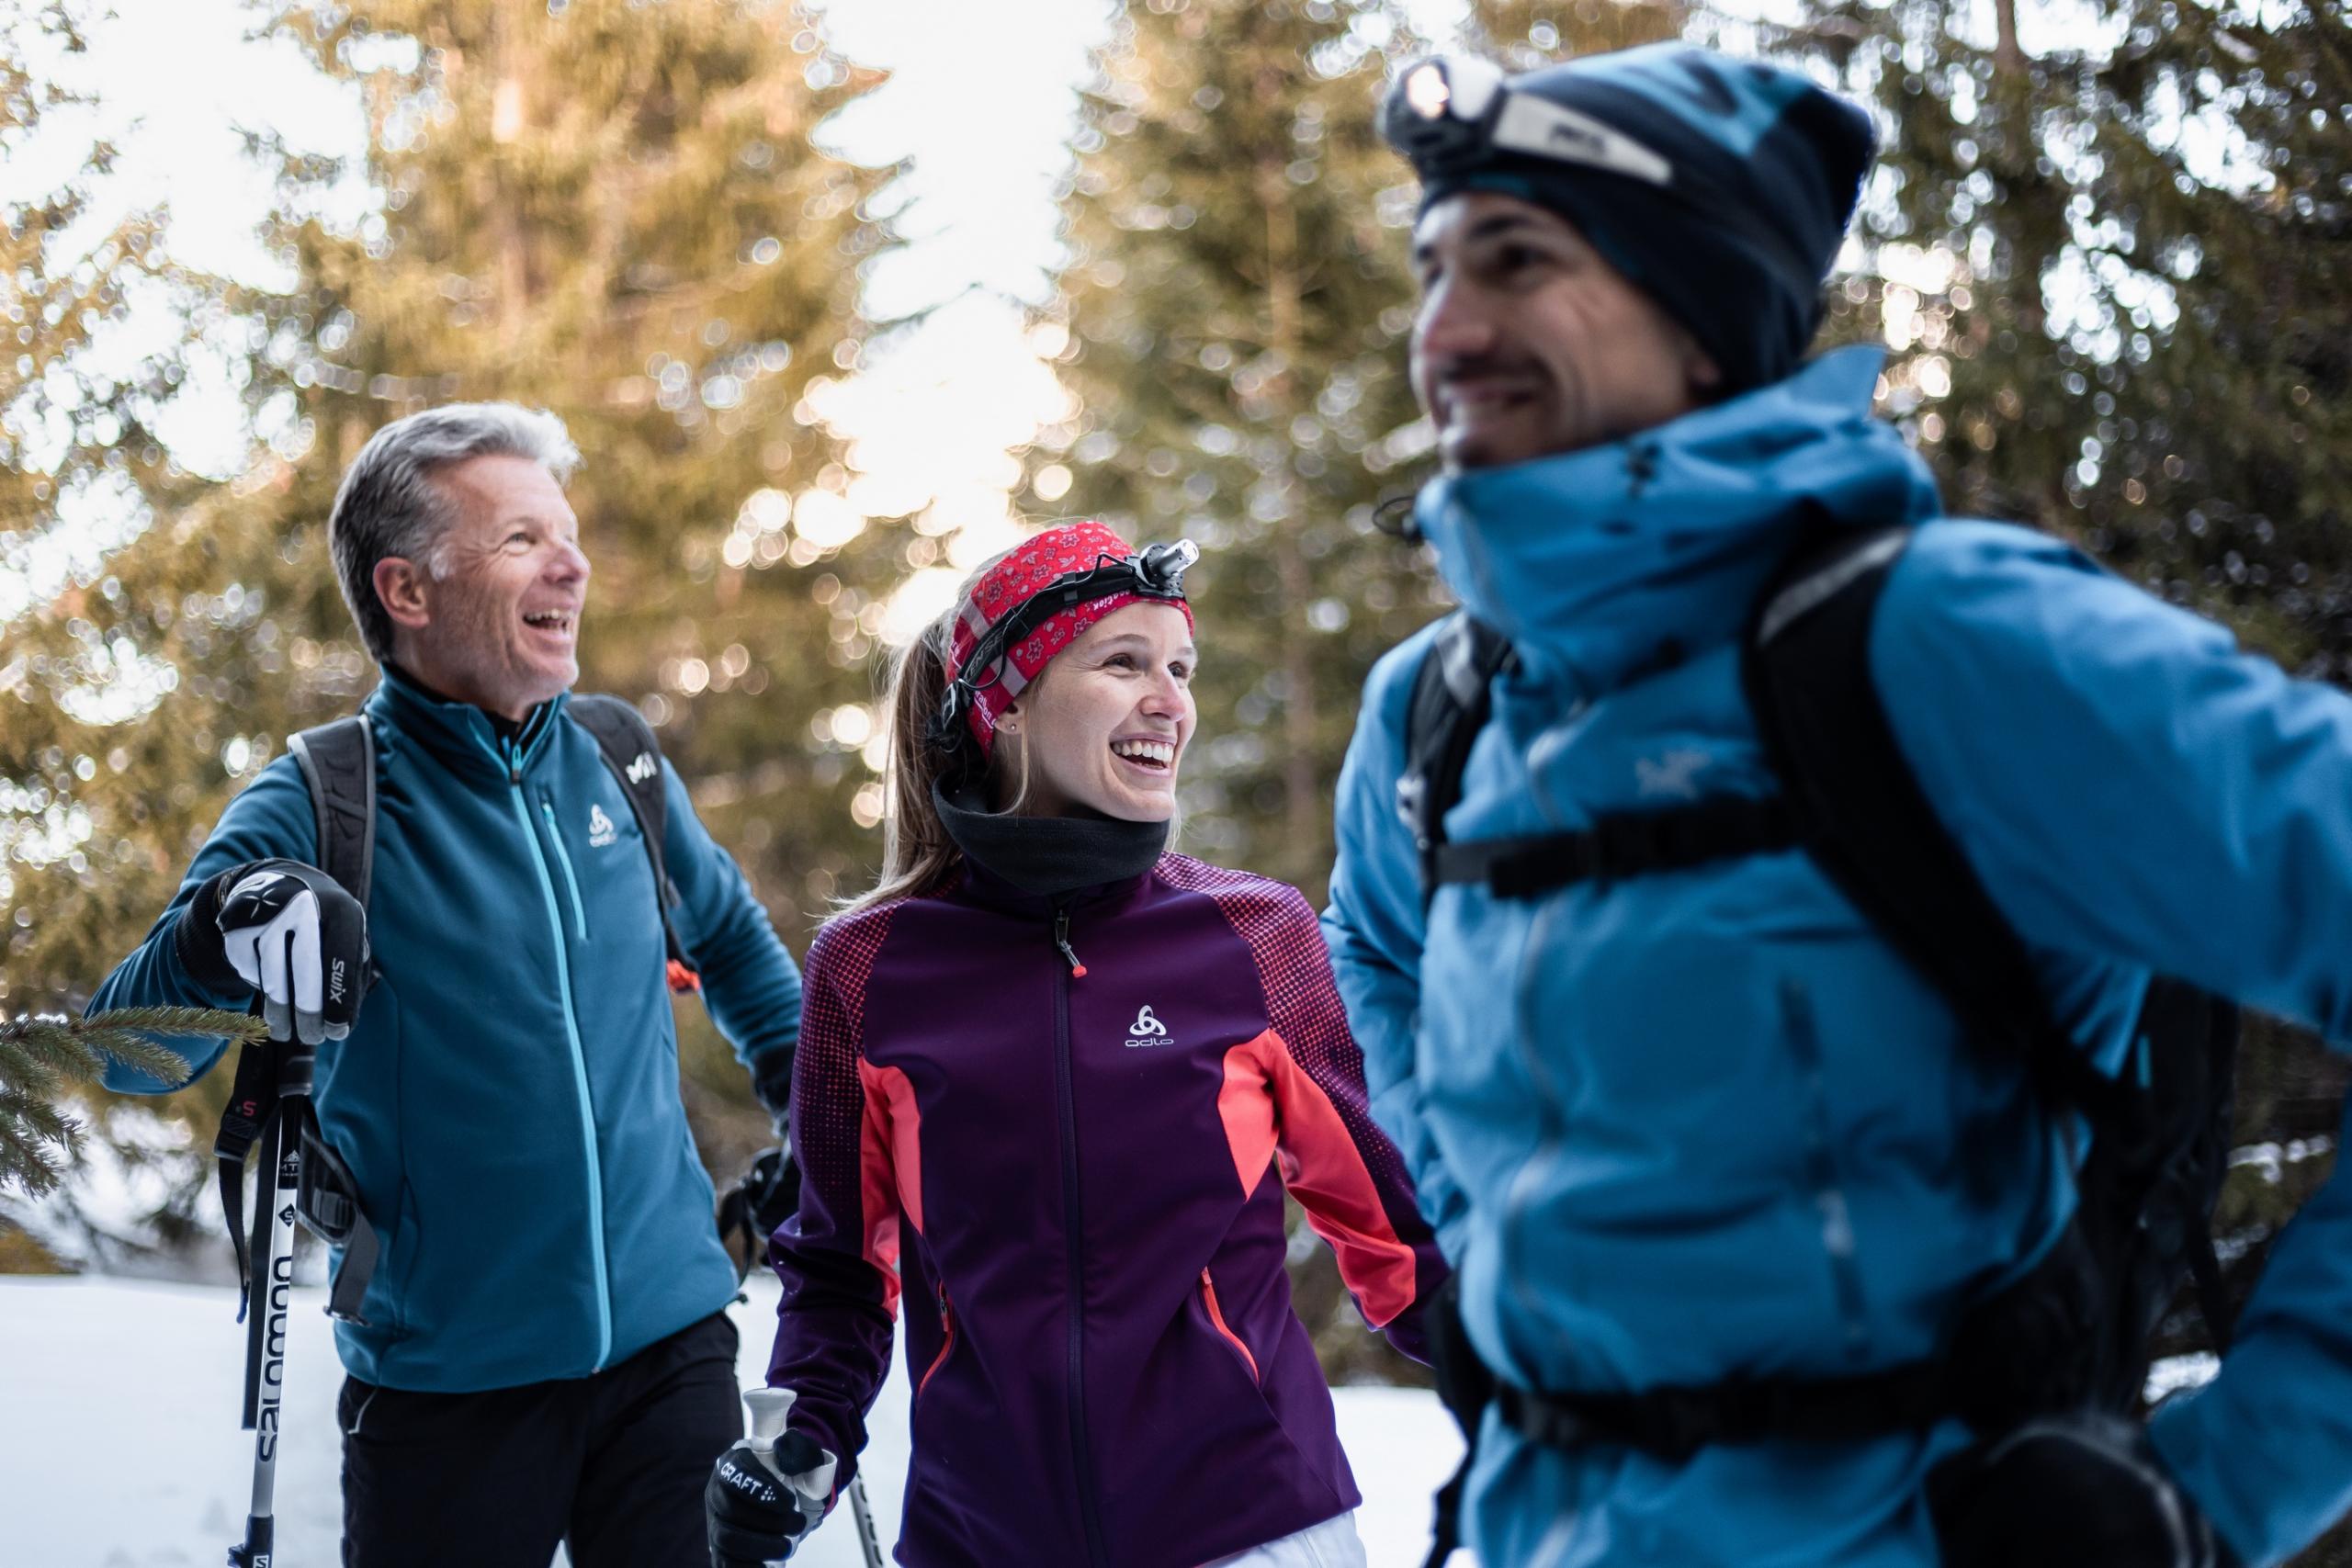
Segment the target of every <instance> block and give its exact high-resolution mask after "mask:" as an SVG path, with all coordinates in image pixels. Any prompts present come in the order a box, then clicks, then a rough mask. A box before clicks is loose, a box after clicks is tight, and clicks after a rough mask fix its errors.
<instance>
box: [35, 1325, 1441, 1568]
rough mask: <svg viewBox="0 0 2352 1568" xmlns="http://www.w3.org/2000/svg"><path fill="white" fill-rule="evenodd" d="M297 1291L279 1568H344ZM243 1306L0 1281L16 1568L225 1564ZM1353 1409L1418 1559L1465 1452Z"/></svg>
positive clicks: (316, 1380) (762, 1360)
mask: <svg viewBox="0 0 2352 1568" xmlns="http://www.w3.org/2000/svg"><path fill="white" fill-rule="evenodd" d="M295 1297H296V1302H295V1311H294V1314H293V1323H292V1337H291V1347H290V1348H289V1350H288V1363H287V1409H286V1417H285V1431H286V1441H285V1448H284V1450H283V1457H282V1458H281V1460H280V1461H279V1464H278V1491H277V1515H278V1536H277V1544H278V1560H279V1563H280V1564H281V1568H331V1565H332V1564H334V1563H335V1562H337V1561H338V1560H339V1558H338V1552H337V1549H336V1541H337V1540H338V1539H339V1529H338V1526H339V1523H340V1519H341V1513H340V1507H341V1505H340V1503H339V1501H338V1497H337V1492H336V1466H337V1446H336V1445H337V1438H336V1435H335V1427H334V1393H335V1388H336V1386H337V1384H339V1383H340V1382H341V1381H342V1376H343V1373H342V1370H341V1368H340V1367H338V1366H337V1365H336V1362H335V1358H334V1340H333V1337H332V1336H331V1334H330V1332H329V1325H328V1323H327V1320H326V1315H325V1314H324V1312H323V1311H322V1307H323V1305H324V1302H325V1293H324V1292H322V1291H319V1290H314V1289H313V1290H298V1291H297V1292H295ZM236 1311H237V1298H236V1293H235V1292H233V1291H228V1290H223V1289H220V1288H217V1287H210V1286H201V1285H157V1284H142V1283H132V1282H127V1281H124V1280H99V1279H90V1278H79V1279H61V1280H15V1279H8V1280H0V1563H5V1564H6V1568H164V1565H165V1564H170V1565H173V1568H213V1565H216V1564H218V1563H220V1562H221V1561H222V1560H223V1557H224V1555H225V1553H226V1551H227V1549H228V1547H229V1546H231V1545H232V1544H233V1543H234V1542H235V1541H236V1540H238V1539H239V1537H240V1535H241V1534H242V1531H243V1526H244V1515H245V1506H246V1497H247V1493H248V1490H249V1488H250V1485H251V1480H252V1465H253V1439H252V1438H251V1435H250V1434H247V1433H243V1432H240V1431H238V1430H237V1402H238V1376H239V1373H240V1371H241V1369H242V1359H243V1346H244V1339H243V1330H242V1329H241V1328H239V1327H238V1326H237V1324H236V1322H235V1318H236ZM735 1319H736V1323H737V1325H738V1326H739V1327H740V1328H741V1329H742V1330H743V1341H744V1344H743V1357H742V1363H741V1378H742V1380H743V1382H745V1383H746V1385H747V1386H748V1385H749V1384H751V1383H753V1382H757V1381H759V1379H760V1376H761V1374H762V1372H763V1370H764V1368H765V1366H766V1361H767V1345H768V1340H769V1338H770V1336H771V1333H772V1327H771V1325H773V1324H774V1322H775V1283H774V1281H773V1280H756V1281H754V1285H753V1295H752V1302H751V1303H750V1304H748V1305H742V1306H738V1307H737V1308H735ZM904 1378H905V1369H904V1367H903V1365H901V1366H898V1367H894V1368H893V1369H892V1375H891V1382H890V1385H889V1386H888V1388H886V1389H885V1390H884V1391H883V1393H882V1397H881V1399H880V1401H879V1402H877V1403H876V1405H875V1408H874V1434H873V1442H872V1445H871V1446H870V1447H869V1449H868V1450H867V1459H866V1463H867V1465H868V1466H869V1467H870V1472H869V1480H868V1482H867V1485H868V1486H869V1488H870V1489H871V1493H872V1496H873V1499H874V1506H875V1514H876V1523H877V1524H878V1525H879V1526H880V1527H881V1529H882V1537H883V1540H884V1542H885V1544H886V1546H887V1544H888V1541H889V1540H890V1539H891V1536H892V1534H893V1533H894V1528H895V1526H896V1524H897V1521H898V1517H899V1478H900V1477H901V1476H902V1475H903V1474H904V1473H905V1465H906V1446H907V1424H906V1410H907V1395H906V1383H905V1381H904ZM1337 1398H1338V1401H1339V1410H1340V1437H1341V1438H1342V1439H1343V1440H1344V1441H1345V1442H1346V1444H1347V1449H1348V1454H1349V1458H1350V1459H1351V1461H1352V1462H1353V1464H1354V1466H1355V1472H1356V1480H1357V1483H1358V1484H1359V1485H1361V1486H1362V1488H1363V1493H1364V1496H1365V1499H1366V1501H1365V1506H1364V1510H1363V1514H1362V1515H1361V1516H1359V1519H1358V1523H1359V1526H1360V1528H1361V1529H1362V1530H1363V1537H1364V1541H1365V1544H1366V1545H1367V1547H1368V1548H1369V1549H1370V1551H1371V1556H1372V1562H1373V1563H1374V1568H1408V1565H1410V1564H1418V1563H1419V1562H1420V1560H1421V1556H1422V1553H1423V1552H1424V1551H1426V1550H1427V1546H1428V1540H1429V1534H1428V1530H1429V1506H1430V1493H1431V1492H1432V1491H1433V1490H1434V1489H1435V1488H1436V1487H1437V1486H1438V1484H1439V1483H1441V1482H1442V1481H1443V1480H1444V1479H1445V1477H1446V1476H1447V1475H1448V1474H1450V1473H1451V1472H1453V1465H1454V1463H1455V1461H1457V1460H1459V1459H1460V1457H1461V1452H1462V1445H1461V1441H1460V1439H1459V1438H1457V1437H1456V1436H1455V1434H1454V1430H1453V1422H1452V1421H1451V1420H1450V1419H1448V1418H1447V1416H1446V1415H1445V1413H1444V1412H1443V1411H1442V1409H1441V1408H1440V1407H1439V1406H1438V1404H1437V1401H1436V1400H1435V1398H1434V1397H1432V1396H1430V1395H1429V1394H1427V1393H1419V1392H1418V1391H1414V1390H1408V1389H1385V1388H1363V1389H1341V1390H1340V1391H1339V1392H1338V1395H1337ZM847 1512H848V1511H847V1509H846V1508H844V1509H842V1512H841V1513H840V1514H839V1515H837V1516H836V1517H834V1518H833V1519H831V1520H830V1521H828V1522H827V1524H826V1526H825V1528H824V1529H821V1530H820V1531H819V1532H818V1533H817V1535H815V1536H814V1537H813V1538H811V1540H809V1544H808V1546H807V1547H806V1548H805V1549H804V1550H803V1551H801V1552H800V1553H799V1554H798V1555H797V1556H796V1557H795V1558H794V1559H793V1562H794V1565H795V1568H803V1565H806V1568H859V1557H858V1551H857V1543H856V1540H855V1535H854V1530H853V1529H852V1528H851V1525H850V1521H849V1519H848V1517H847ZM455 1561H457V1560H456V1559H455V1558H453V1559H452V1562H455ZM557 1561H558V1562H559V1563H560V1562H561V1561H562V1558H561V1554H560V1553H559V1554H558V1558H557ZM1459 1561H1462V1562H1467V1561H1468V1559H1467V1558H1466V1557H1465V1558H1463V1559H1460V1560H1459Z"/></svg>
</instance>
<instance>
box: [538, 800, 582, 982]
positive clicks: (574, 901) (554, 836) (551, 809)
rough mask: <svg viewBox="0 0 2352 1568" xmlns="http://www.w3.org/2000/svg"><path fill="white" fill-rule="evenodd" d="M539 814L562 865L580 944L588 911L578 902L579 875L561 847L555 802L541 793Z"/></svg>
mask: <svg viewBox="0 0 2352 1568" xmlns="http://www.w3.org/2000/svg"><path fill="white" fill-rule="evenodd" d="M539 814H540V815H541V816H543V817H545V818H547V819H548V839H549V840H552V841H553V843H554V844H555V858H556V863H557V864H558V865H560V866H561V867H563V890H564V891H565V892H566V893H569V894H571V929H572V930H573V931H577V932H578V933H579V935H580V941H581V943H582V945H583V946H584V945H586V943H587V941H588V911H587V909H586V908H583V907H582V904H581V902H580V875H579V874H578V873H577V872H575V871H573V870H572V869H571V851H569V850H567V849H565V848H564V847H563V833H562V831H561V829H558V828H557V827H556V825H555V802H554V801H552V800H549V799H548V797H547V795H545V794H544V793H542V794H541V795H540V796H539Z"/></svg>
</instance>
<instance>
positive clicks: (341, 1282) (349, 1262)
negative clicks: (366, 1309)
mask: <svg viewBox="0 0 2352 1568" xmlns="http://www.w3.org/2000/svg"><path fill="white" fill-rule="evenodd" d="M294 1114H295V1117H296V1119H297V1121H298V1122H299V1123H300V1128H301V1139H302V1142H301V1149H302V1180H301V1190H300V1196H299V1197H298V1198H297V1200H296V1201H295V1205H294V1213H295V1216H296V1217H297V1218H298V1219H300V1221H301V1222H302V1228H303V1229H305V1230H307V1231H309V1232H310V1233H311V1235H315V1236H317V1237H318V1238H319V1239H320V1240H321V1241H323V1242H325V1243H326V1244H327V1245H328V1246H330V1247H340V1248H342V1250H343V1258H342V1261H341V1262H339V1263H338V1264H337V1265H336V1266H335V1271H334V1284H333V1286H332V1287H331V1288H330V1289H329V1291H328V1292H327V1315H328V1316H329V1317H331V1318H334V1320H335V1321H336V1322H338V1323H357V1324H365V1323H366V1322H367V1321H368V1320H367V1319H366V1318H364V1317H362V1316H360V1315H359V1303H361V1301H363V1300H364V1299H366V1297H367V1294H368V1281H369V1280H373V1279H374V1278H375V1277H376V1259H377V1256H378V1254H379V1250H380V1244H379V1242H378V1240H377V1237H376V1227H375V1226H374V1225H372V1224H368V1216H367V1215H366V1214H364V1213H361V1212H360V1208H359V1183H358V1179H356V1177H354V1176H353V1175H352V1174H351V1168H350V1167H349V1166H347V1165H345V1163H344V1160H343V1156H341V1155H339V1154H337V1153H335V1151H334V1145H332V1144H330V1143H328V1142H327V1141H326V1136H325V1134H323V1133H322V1132H321V1131H320V1130H319V1116H318V1111H317V1109H316V1108H315V1107H314V1106H313V1105H312V1104H311V1101H310V1100H308V1099H304V1100H300V1101H298V1102H297V1110H296V1111H295V1113H294Z"/></svg>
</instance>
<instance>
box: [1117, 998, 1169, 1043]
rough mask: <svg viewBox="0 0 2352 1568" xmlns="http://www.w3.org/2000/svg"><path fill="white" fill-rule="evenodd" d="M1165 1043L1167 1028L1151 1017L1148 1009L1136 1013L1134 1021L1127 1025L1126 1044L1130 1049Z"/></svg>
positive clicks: (1166, 1041) (1166, 1040)
mask: <svg viewBox="0 0 2352 1568" xmlns="http://www.w3.org/2000/svg"><path fill="white" fill-rule="evenodd" d="M1167 1043H1168V1026H1167V1025H1166V1024H1164V1023H1162V1022H1160V1021H1159V1020H1158V1019H1156V1018H1154V1017H1152V1016H1151V1010H1150V1009H1149V1008H1145V1009H1144V1010H1142V1011H1141V1012H1138V1013H1136V1021H1134V1022H1133V1023H1131V1024H1129V1025H1127V1044H1128V1045H1129V1046H1130V1047H1136V1046H1145V1045H1165V1044H1167Z"/></svg>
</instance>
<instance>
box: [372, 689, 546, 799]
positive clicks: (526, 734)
mask: <svg viewBox="0 0 2352 1568" xmlns="http://www.w3.org/2000/svg"><path fill="white" fill-rule="evenodd" d="M570 701H571V693H569V692H560V693H558V694H556V695H555V696H553V697H552V698H550V699H548V701H546V702H543V703H541V704H540V705H538V706H537V707H535V708H533V709H532V710H531V714H530V716H529V717H528V718H526V719H525V720H524V721H523V725H522V727H521V728H520V729H519V730H517V731H515V733H514V734H513V735H512V736H503V735H501V734H500V728H501V727H500V726H499V725H498V724H496V723H495V722H493V721H492V718H491V716H490V715H489V714H487V713H485V712H483V711H482V710H481V708H479V707H476V706H475V705H473V704H471V703H459V702H452V701H450V700H449V699H448V698H447V697H444V696H442V695H441V694H439V693H437V692H435V691H434V690H433V689H432V688H431V687H429V686H427V685H425V684H424V683H423V682H420V681H418V680H417V679H416V677H415V676H413V675H411V674H409V673H408V672H407V671H403V670H401V668H400V667H399V666H398V665H394V664H387V665H385V666H384V678H383V680H382V681H380V682H378V683H377V686H376V690H375V692H374V694H371V695H370V696H369V697H368V717H369V718H371V719H373V720H374V721H375V722H376V723H377V724H379V725H380V726H384V727H386V728H390V729H392V730H394V731H396V732H397V733H399V734H401V735H402V736H405V737H407V738H408V739H411V740H413V741H414V742H415V743H416V744H417V745H419V746H421V747H423V748H424V750H427V751H429V752H431V753H432V754H433V755H434V756H435V758H437V759H439V761H441V762H442V763H443V764H444V765H445V766H447V768H448V769H449V770H450V771H451V772H453V773H459V774H463V775H465V776H468V777H473V778H480V779H483V780H486V781H495V782H497V783H500V784H504V783H507V782H508V781H510V780H514V779H518V778H520V777H521V776H522V775H523V774H525V773H528V772H530V770H531V769H532V768H533V767H534V766H536V765H537V762H538V761H539V759H540V758H541V757H542V756H544V755H545V754H546V752H547V749H548V746H547V742H548V735H549V734H550V733H551V732H552V731H553V730H554V728H555V721H556V717H557V716H558V715H559V714H560V713H561V712H562V711H563V707H564V705H565V704H566V703H568V702H570Z"/></svg>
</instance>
